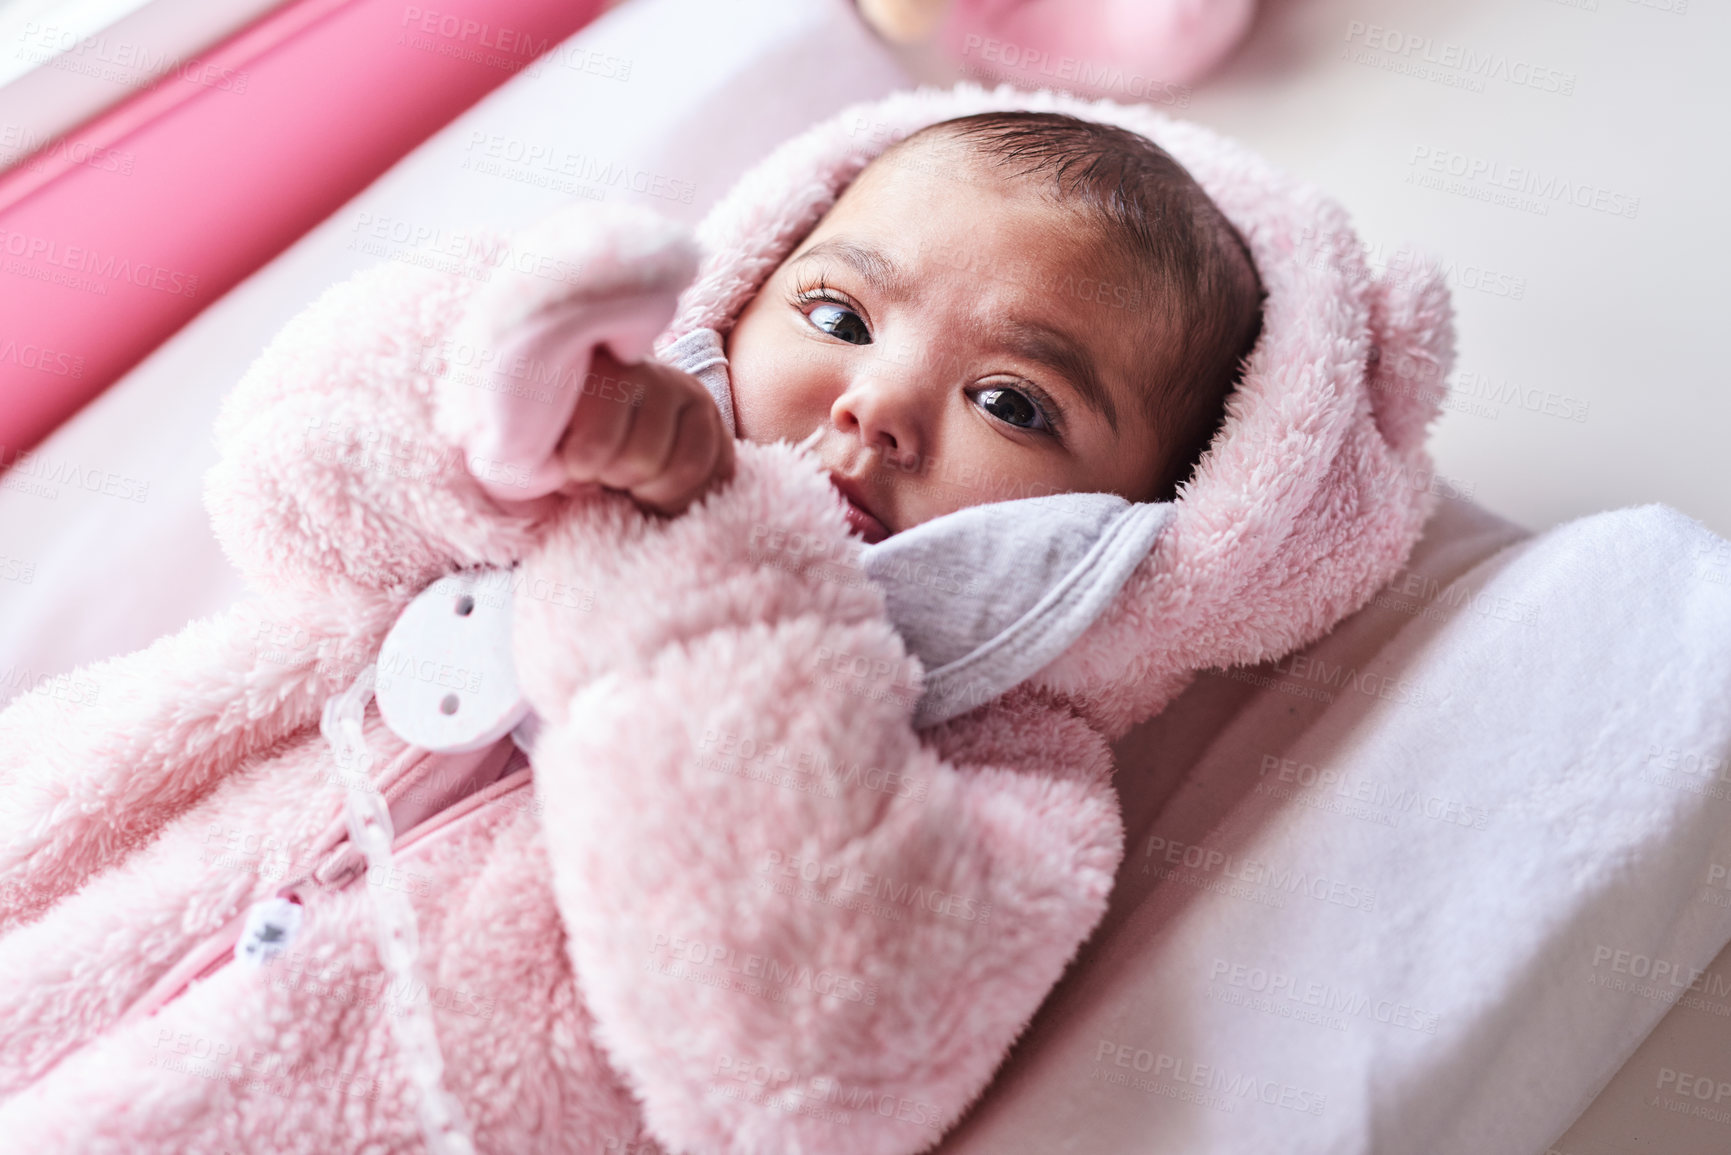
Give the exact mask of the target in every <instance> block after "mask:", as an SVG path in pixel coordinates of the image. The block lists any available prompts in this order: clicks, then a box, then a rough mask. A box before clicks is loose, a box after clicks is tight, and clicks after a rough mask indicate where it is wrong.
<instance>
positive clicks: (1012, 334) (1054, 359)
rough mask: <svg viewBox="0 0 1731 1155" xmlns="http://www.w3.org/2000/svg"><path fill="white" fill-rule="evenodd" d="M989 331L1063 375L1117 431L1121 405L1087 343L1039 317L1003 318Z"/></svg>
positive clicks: (1019, 353)
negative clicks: (1101, 377) (1101, 375)
mask: <svg viewBox="0 0 1731 1155" xmlns="http://www.w3.org/2000/svg"><path fill="white" fill-rule="evenodd" d="M988 334H989V335H990V336H991V337H992V338H993V339H994V340H996V341H998V342H1000V343H1002V344H1003V345H1004V346H1005V347H1006V348H1008V349H1009V350H1010V351H1011V352H1012V353H1014V354H1016V355H1017V356H1019V357H1022V358H1023V359H1025V360H1028V361H1033V362H1034V363H1036V364H1039V365H1044V366H1046V367H1047V368H1048V369H1051V370H1053V371H1054V372H1056V373H1057V374H1058V375H1059V376H1061V377H1063V378H1064V380H1066V381H1068V382H1069V383H1070V384H1071V385H1072V386H1073V387H1074V388H1075V390H1076V392H1077V393H1079V394H1080V395H1081V397H1082V400H1083V401H1084V402H1085V403H1086V404H1087V405H1088V407H1089V408H1090V409H1092V410H1093V411H1094V412H1096V413H1098V414H1099V415H1100V416H1102V417H1104V418H1105V419H1106V424H1107V425H1108V426H1109V427H1110V428H1111V430H1112V432H1113V433H1114V434H1116V433H1117V432H1118V407H1117V406H1116V405H1114V404H1113V403H1112V395H1111V394H1110V393H1108V392H1107V391H1106V385H1105V382H1103V381H1102V380H1101V379H1100V373H1099V371H1098V370H1097V369H1096V368H1095V367H1094V358H1093V357H1092V356H1091V355H1090V354H1089V352H1088V347H1087V346H1086V345H1084V344H1082V343H1080V342H1078V341H1076V340H1075V339H1073V338H1072V337H1071V336H1070V334H1068V333H1066V332H1064V331H1063V330H1062V329H1054V328H1051V327H1050V326H1048V325H1042V324H1040V323H1039V322H1038V321H1025V320H1011V321H1004V322H1000V323H998V324H994V325H992V326H991V327H990V329H989V330H988Z"/></svg>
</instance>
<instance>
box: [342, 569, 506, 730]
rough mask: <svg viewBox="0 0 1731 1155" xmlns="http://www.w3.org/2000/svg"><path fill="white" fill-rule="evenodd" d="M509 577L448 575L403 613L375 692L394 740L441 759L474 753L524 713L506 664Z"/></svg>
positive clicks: (497, 572) (388, 641)
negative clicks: (464, 753) (427, 751)
mask: <svg viewBox="0 0 1731 1155" xmlns="http://www.w3.org/2000/svg"><path fill="white" fill-rule="evenodd" d="M511 577H512V571H511V570H505V569H479V570H466V571H464V572H463V573H458V574H452V575H450V576H449V577H443V578H440V579H439V580H438V581H436V582H434V583H433V584H432V585H430V586H428V587H427V588H426V589H424V590H422V591H421V592H420V594H418V595H417V596H416V597H415V600H414V601H412V602H410V603H409V604H408V606H406V607H405V608H404V610H403V614H402V616H401V617H399V618H398V619H397V624H396V625H394V626H392V627H391V632H390V633H389V634H387V635H386V636H385V644H384V645H383V646H382V647H381V648H380V650H379V660H378V681H377V684H376V686H375V687H374V694H375V695H376V697H377V698H378V703H379V713H380V714H381V715H383V717H384V719H385V724H386V725H388V726H389V727H390V728H391V730H392V731H393V732H394V733H395V734H396V735H397V737H399V738H401V739H402V740H403V741H405V742H408V743H410V744H412V745H415V746H420V747H422V748H424V749H427V750H433V751H436V752H439V753H461V752H462V751H465V750H478V749H480V748H481V747H483V746H486V745H489V744H490V743H493V742H496V741H498V740H499V739H500V738H502V737H504V736H505V735H506V734H508V733H510V732H511V730H512V729H513V728H514V727H515V726H516V725H517V723H519V722H521V721H522V720H523V718H524V716H525V715H526V714H528V713H529V703H528V701H527V700H526V699H525V698H524V697H523V695H522V693H521V691H519V690H518V689H517V670H516V666H515V664H514V662H513V660H512V656H511Z"/></svg>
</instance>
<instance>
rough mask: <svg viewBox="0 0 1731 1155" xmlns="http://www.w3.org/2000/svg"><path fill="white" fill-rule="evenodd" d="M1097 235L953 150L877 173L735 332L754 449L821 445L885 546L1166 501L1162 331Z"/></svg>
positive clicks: (922, 148)
mask: <svg viewBox="0 0 1731 1155" xmlns="http://www.w3.org/2000/svg"><path fill="white" fill-rule="evenodd" d="M1134 283H1136V282H1135V280H1134V279H1133V278H1132V277H1131V276H1130V274H1129V272H1128V270H1127V268H1126V266H1125V264H1124V262H1122V261H1121V260H1119V259H1118V258H1117V257H1116V256H1115V255H1113V254H1112V253H1111V252H1110V251H1109V250H1108V249H1107V248H1106V247H1105V245H1104V244H1103V243H1102V242H1101V241H1100V240H1098V239H1097V237H1096V232H1095V229H1094V227H1093V226H1092V225H1091V223H1089V222H1087V221H1086V220H1084V218H1083V217H1082V216H1081V215H1080V213H1079V212H1078V211H1077V210H1075V209H1072V208H1070V207H1067V206H1061V205H1057V204H1054V203H1052V202H1050V201H1048V200H1046V199H1045V198H1044V197H1043V196H1042V195H1041V194H1040V193H1039V192H1038V191H1037V190H1033V189H1029V188H1027V187H1025V182H1020V181H1012V180H1008V179H1005V178H1004V177H1002V176H1000V175H998V174H996V173H994V172H992V171H991V170H990V169H989V168H987V167H986V166H985V165H983V164H980V163H978V162H976V161H974V160H972V159H971V158H970V157H968V156H967V155H966V154H965V153H963V152H962V151H961V150H960V149H959V148H958V147H956V146H954V145H951V144H948V143H947V142H941V141H940V142H937V143H935V144H929V145H928V144H926V143H924V142H923V141H922V142H916V143H915V145H913V146H911V147H909V148H907V149H903V150H899V151H898V152H896V153H893V154H891V155H889V156H887V157H884V158H882V159H880V160H879V161H877V162H875V163H873V164H872V165H871V166H870V167H868V168H867V169H866V170H865V171H864V172H863V173H861V174H860V176H859V178H858V179H857V180H856V181H855V182H854V183H853V184H852V185H850V186H849V187H848V189H847V190H846V191H845V192H844V193H843V195H842V196H841V198H840V199H839V200H838V201H837V203H836V204H835V206H834V207H833V208H832V209H831V210H830V211H829V213H828V215H826V216H825V217H824V218H823V219H822V220H821V221H820V222H819V223H818V225H817V227H816V228H815V229H813V230H812V232H811V234H810V235H809V236H807V237H806V238H805V240H804V242H803V243H802V244H801V245H800V246H799V247H798V248H797V249H796V250H794V252H793V253H792V254H791V255H790V256H789V257H788V259H787V260H786V261H784V262H783V263H782V265H781V267H780V268H778V269H777V270H776V271H775V272H774V273H773V274H771V276H770V278H769V279H768V280H767V281H766V282H765V283H764V285H763V288H762V289H761V290H760V291H759V292H758V294H757V296H756V297H755V298H753V299H752V301H751V303H750V304H749V305H748V306H747V307H746V309H745V311H744V312H743V313H742V314H741V315H740V318H739V321H738V323H737V325H736V326H735V328H734V329H733V331H732V333H731V334H730V335H729V337H728V342H727V356H728V369H729V373H730V375H731V378H732V386H733V401H734V412H735V417H736V419H737V423H738V428H739V435H740V436H741V437H744V438H746V439H748V440H751V441H760V442H762V441H775V440H778V439H783V438H785V439H787V440H790V441H795V442H797V441H801V440H803V439H805V438H806V437H808V436H811V435H812V434H813V432H814V431H817V438H816V445H815V451H816V452H817V454H818V456H819V458H820V459H821V460H822V462H823V464H824V467H825V468H826V469H827V470H828V472H829V473H830V475H831V477H832V478H833V479H834V480H835V482H836V485H837V488H838V489H840V490H841V491H842V492H843V494H844V495H845V496H846V497H847V498H848V499H849V501H850V505H851V508H850V511H849V519H850V522H851V523H852V524H853V526H854V528H855V529H856V530H857V531H858V532H859V533H860V534H861V535H862V536H863V537H864V538H865V539H866V541H867V542H877V541H881V540H882V539H883V538H885V537H887V536H889V535H890V534H892V533H898V532H900V531H901V530H904V529H908V528H909V527H911V526H915V525H918V524H920V523H921V522H924V521H929V520H931V519H932V518H934V517H937V516H939V515H940V514H944V513H949V512H952V511H954V510H957V509H961V508H963V507H965V506H970V505H980V504H983V503H986V502H992V501H1004V500H1009V499H1012V498H1018V497H1032V496H1038V495H1040V494H1047V493H1054V492H1110V493H1117V494H1120V495H1122V496H1124V497H1126V498H1129V499H1130V500H1132V501H1145V500H1151V499H1152V498H1153V497H1154V496H1155V494H1154V492H1153V490H1154V487H1155V485H1156V479H1157V478H1159V477H1160V476H1161V475H1162V466H1163V464H1164V457H1165V453H1166V451H1167V448H1168V447H1167V446H1166V445H1164V444H1163V438H1162V437H1161V435H1160V431H1159V430H1157V429H1154V428H1151V427H1150V426H1149V423H1148V422H1147V421H1146V420H1145V419H1144V418H1143V417H1142V405H1141V390H1142V389H1143V388H1144V385H1143V382H1144V380H1145V377H1146V366H1147V365H1148V364H1149V362H1150V361H1152V360H1153V359H1154V356H1155V353H1156V352H1157V350H1156V349H1154V348H1153V347H1152V344H1151V343H1152V342H1154V341H1156V340H1158V327H1157V325H1155V324H1154V323H1153V321H1152V319H1151V318H1153V317H1154V316H1156V313H1155V310H1154V309H1153V308H1152V307H1151V305H1150V303H1149V302H1148V300H1147V299H1146V297H1145V296H1144V297H1142V298H1140V299H1138V298H1137V296H1136V295H1135V294H1133V293H1132V292H1131V290H1130V289H1129V288H1128V287H1127V286H1129V285H1131V284H1134Z"/></svg>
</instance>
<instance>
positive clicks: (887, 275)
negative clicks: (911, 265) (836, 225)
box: [793, 237, 909, 299]
mask: <svg viewBox="0 0 1731 1155" xmlns="http://www.w3.org/2000/svg"><path fill="white" fill-rule="evenodd" d="M825 258H829V259H833V260H838V261H840V262H842V263H843V264H845V265H848V266H850V267H851V268H852V269H853V270H854V272H856V273H858V274H859V275H860V276H862V277H864V278H865V279H866V283H867V284H869V285H871V287H872V288H874V289H876V290H877V291H878V292H880V293H882V294H883V295H884V296H886V297H895V298H902V299H905V298H906V297H907V296H908V295H909V294H908V284H907V278H906V277H905V276H904V274H903V273H902V270H901V269H900V268H899V267H898V266H897V265H896V263H895V262H894V261H892V260H890V259H889V257H888V256H886V255H884V253H883V252H882V251H881V250H879V249H875V248H873V247H872V246H871V245H866V244H861V243H860V242H859V241H850V240H848V239H846V238H845V237H831V238H829V240H827V241H820V242H818V243H817V244H815V245H813V246H812V247H811V248H809V249H807V250H806V251H805V252H803V253H801V254H800V255H799V256H797V257H795V258H794V260H793V263H794V264H796V265H798V264H804V263H805V262H806V261H821V260H824V259H825Z"/></svg>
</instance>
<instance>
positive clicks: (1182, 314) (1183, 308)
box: [902, 112, 1263, 497]
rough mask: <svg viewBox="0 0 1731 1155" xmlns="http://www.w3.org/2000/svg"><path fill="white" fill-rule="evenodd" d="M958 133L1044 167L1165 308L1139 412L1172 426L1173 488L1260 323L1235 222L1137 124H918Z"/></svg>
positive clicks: (1049, 119) (1218, 412)
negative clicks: (1162, 337)
mask: <svg viewBox="0 0 1731 1155" xmlns="http://www.w3.org/2000/svg"><path fill="white" fill-rule="evenodd" d="M928 133H933V134H941V135H943V136H946V137H949V138H952V139H955V140H958V141H960V142H962V143H963V144H965V145H966V146H968V147H969V148H971V149H972V151H974V152H975V153H976V154H977V155H979V156H981V157H983V158H984V159H986V160H988V161H990V162H992V163H993V164H995V165H996V166H998V167H1001V168H1004V169H1007V170H1008V171H1010V172H1012V173H1013V174H1014V175H1016V176H1020V177H1036V178H1037V177H1049V178H1050V179H1051V181H1052V185H1053V188H1054V192H1055V195H1056V197H1057V199H1058V200H1059V201H1075V202H1078V203H1080V204H1081V205H1083V206H1084V207H1085V208H1087V209H1089V210H1091V211H1092V212H1093V214H1094V216H1095V217H1096V219H1097V220H1098V221H1099V223H1100V224H1101V225H1102V226H1103V234H1104V238H1105V240H1106V241H1107V243H1108V244H1111V245H1113V246H1114V247H1115V248H1117V249H1118V251H1119V252H1120V253H1121V254H1122V255H1123V256H1124V257H1126V258H1127V259H1128V260H1129V262H1130V264H1131V267H1132V268H1135V269H1138V270H1140V271H1141V272H1142V274H1143V275H1144V277H1145V280H1146V284H1147V287H1148V289H1149V290H1150V293H1149V294H1148V295H1147V296H1146V297H1144V298H1142V299H1144V300H1152V301H1154V302H1156V303H1157V307H1158V308H1159V309H1160V310H1161V315H1162V316H1164V317H1166V318H1170V319H1171V323H1169V324H1168V325H1167V328H1166V336H1167V340H1168V341H1169V342H1170V343H1171V351H1170V353H1169V354H1168V356H1166V357H1164V358H1163V359H1162V360H1161V363H1160V364H1159V365H1158V366H1157V367H1156V370H1155V377H1154V380H1153V381H1152V382H1151V383H1150V384H1149V385H1148V387H1147V388H1145V389H1144V390H1143V392H1142V413H1143V416H1144V417H1145V418H1146V420H1148V421H1149V422H1150V423H1152V424H1157V425H1159V426H1160V427H1161V428H1163V429H1165V430H1167V431H1169V432H1170V433H1171V434H1172V436H1173V441H1172V445H1171V448H1172V451H1173V452H1172V454H1171V456H1170V458H1169V460H1168V461H1167V463H1166V471H1165V473H1164V475H1163V476H1162V477H1160V478H1159V479H1157V480H1158V482H1159V489H1158V490H1157V496H1160V497H1169V496H1170V495H1171V493H1172V491H1173V490H1174V488H1175V487H1176V486H1177V484H1178V483H1179V482H1180V481H1182V480H1184V479H1185V478H1186V477H1188V476H1189V474H1190V471H1191V470H1192V469H1193V468H1194V466H1195V464H1196V462H1197V461H1198V460H1199V459H1200V458H1201V457H1202V454H1203V453H1204V452H1205V451H1206V450H1207V448H1208V443H1209V442H1210V441H1211V440H1212V439H1213V436H1214V432H1215V430H1216V429H1218V428H1219V427H1220V423H1221V421H1222V419H1223V418H1224V416H1225V412H1226V398H1227V396H1228V395H1229V394H1230V393H1231V392H1232V390H1233V388H1234V386H1236V385H1237V383H1238V377H1239V374H1240V373H1241V371H1242V365H1243V362H1244V359H1245V358H1246V357H1248V356H1249V355H1250V351H1251V349H1252V348H1253V347H1254V346H1255V344H1256V339H1257V336H1258V334H1259V333H1260V332H1261V330H1262V298H1263V290H1262V282H1261V279H1260V278H1259V277H1258V276H1257V275H1256V265H1255V264H1254V262H1252V261H1251V259H1250V252H1249V249H1248V248H1247V247H1246V246H1245V244H1244V239H1243V238H1242V237H1241V236H1239V234H1238V230H1237V229H1235V228H1233V227H1232V223H1231V222H1230V221H1228V220H1227V219H1226V215H1225V214H1224V213H1222V212H1221V211H1220V209H1219V207H1218V206H1217V205H1216V204H1215V203H1214V202H1213V201H1212V200H1210V199H1209V197H1208V195H1207V194H1206V193H1204V192H1203V191H1202V187H1201V186H1200V185H1198V184H1197V183H1196V181H1195V179H1194V178H1193V177H1191V175H1190V174H1189V173H1188V172H1186V171H1185V169H1184V166H1182V165H1180V164H1179V163H1178V162H1177V161H1176V160H1173V159H1172V157H1171V155H1170V154H1168V153H1167V152H1166V150H1165V149H1163V148H1161V147H1160V146H1159V145H1157V144H1155V143H1154V142H1153V141H1152V140H1149V139H1148V138H1147V137H1145V136H1143V135H1141V134H1140V133H1136V132H1131V131H1129V130H1128V129H1123V128H1118V127H1116V126H1114V125H1109V124H1099V123H1097V122H1095V121H1091V120H1083V119H1080V118H1079V117H1074V116H1068V115H1065V114H1063V113H1056V112H984V113H979V114H977V115H974V116H963V117H958V118H957V119H955V120H946V121H941V122H939V123H937V124H934V125H930V126H928V127H927V128H924V129H922V130H920V131H919V132H917V133H914V134H913V135H912V136H910V137H908V139H907V141H904V142H902V143H903V144H906V143H909V142H911V141H914V140H917V139H919V138H920V137H922V136H925V135H926V134H928Z"/></svg>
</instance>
